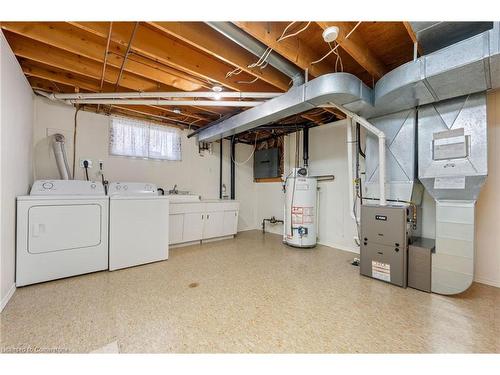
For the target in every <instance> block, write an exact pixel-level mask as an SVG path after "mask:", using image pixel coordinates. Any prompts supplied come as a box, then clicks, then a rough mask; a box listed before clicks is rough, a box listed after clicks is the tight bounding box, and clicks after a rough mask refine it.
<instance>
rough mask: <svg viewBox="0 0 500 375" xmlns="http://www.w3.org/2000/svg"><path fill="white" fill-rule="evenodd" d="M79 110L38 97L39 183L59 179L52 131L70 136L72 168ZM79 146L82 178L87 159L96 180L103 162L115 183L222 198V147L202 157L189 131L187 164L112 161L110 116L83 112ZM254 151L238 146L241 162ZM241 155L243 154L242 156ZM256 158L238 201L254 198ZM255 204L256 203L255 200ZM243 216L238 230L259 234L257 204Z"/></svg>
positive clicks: (240, 177)
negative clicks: (152, 185)
mask: <svg viewBox="0 0 500 375" xmlns="http://www.w3.org/2000/svg"><path fill="white" fill-rule="evenodd" d="M74 115H75V109H74V108H73V107H71V106H68V105H65V104H62V103H57V102H53V101H50V100H48V99H46V98H42V97H36V98H35V122H34V139H33V144H34V152H35V179H43V178H59V174H58V171H57V167H56V164H55V160H54V155H53V152H52V150H51V148H50V144H49V142H48V138H47V134H48V131H50V129H53V130H55V131H57V132H61V133H63V134H64V135H65V136H66V139H67V142H66V151H67V155H68V162H69V164H70V166H72V163H73V140H72V137H73V127H74ZM77 122H78V128H77V144H76V161H77V166H76V173H75V175H76V178H77V179H83V178H84V177H83V176H84V171H83V168H80V167H79V161H80V159H82V158H88V159H91V160H92V162H93V168H92V169H91V170H90V172H91V173H90V178H91V179H98V178H99V177H98V175H97V171H98V165H99V160H102V161H103V166H104V173H105V176H106V179H107V180H109V181H147V182H152V183H155V184H156V185H158V186H159V187H163V188H164V189H165V190H168V189H171V188H172V187H173V186H174V185H175V184H177V188H178V189H179V190H189V191H191V192H193V193H196V194H200V195H201V196H202V198H207V199H212V198H218V197H219V152H220V150H219V144H214V147H213V152H212V153H211V154H210V153H209V152H204V153H203V154H202V155H200V154H199V152H198V144H197V142H196V139H195V137H193V138H189V139H188V138H187V134H188V131H183V137H182V161H158V160H144V159H134V158H128V157H120V156H110V155H109V152H108V139H109V117H108V116H104V115H101V114H96V113H91V112H85V111H79V113H78V120H77ZM229 149H230V144H229V141H225V142H224V150H223V175H224V178H223V181H224V183H225V184H226V186H227V189H228V194H229V189H230V178H229ZM251 150H252V147H251V146H247V145H243V144H238V145H237V148H236V152H237V158H238V159H239V158H240V157H241V158H243V156H244V155H246V156H245V159H246V158H247V157H248V155H249V152H251ZM238 154H242V155H241V156H240V155H238ZM252 165H253V159H251V160H250V161H249V162H248V164H247V165H245V166H242V167H238V168H237V170H236V185H237V186H236V191H237V192H239V193H237V196H236V198H237V199H239V198H240V197H246V196H249V197H251V198H252V197H253V190H254V184H253V176H252V173H253V170H252ZM252 199H253V198H252ZM240 207H241V213H240V220H239V225H238V229H239V230H246V229H253V228H254V227H255V225H254V216H255V214H254V212H253V211H254V204H251V203H247V202H246V201H242V202H241V206H240Z"/></svg>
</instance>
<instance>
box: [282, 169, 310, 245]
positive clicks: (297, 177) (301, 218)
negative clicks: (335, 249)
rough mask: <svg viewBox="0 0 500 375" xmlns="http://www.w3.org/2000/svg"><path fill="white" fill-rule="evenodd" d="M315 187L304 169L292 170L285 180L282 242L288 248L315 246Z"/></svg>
mask: <svg viewBox="0 0 500 375" xmlns="http://www.w3.org/2000/svg"><path fill="white" fill-rule="evenodd" d="M317 186H318V182H317V180H316V178H314V177H309V176H308V173H307V169H305V168H296V169H294V171H293V172H292V174H291V176H290V177H288V178H287V180H286V184H285V220H284V221H285V224H284V226H283V228H284V229H283V241H284V242H285V243H286V244H288V245H290V246H294V247H314V246H316V237H317V223H316V219H317V217H316V209H317V207H316V205H317Z"/></svg>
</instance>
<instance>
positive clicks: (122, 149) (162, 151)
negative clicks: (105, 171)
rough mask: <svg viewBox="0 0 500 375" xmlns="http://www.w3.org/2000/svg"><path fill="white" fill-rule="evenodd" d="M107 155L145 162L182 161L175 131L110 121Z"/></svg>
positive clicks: (130, 121) (142, 123) (131, 121)
mask: <svg viewBox="0 0 500 375" xmlns="http://www.w3.org/2000/svg"><path fill="white" fill-rule="evenodd" d="M109 153H110V154H111V155H119V156H130V157H138V158H146V159H159V160H181V135H180V132H179V131H178V130H177V129H174V128H168V127H165V126H159V125H155V124H151V123H149V122H145V121H139V120H134V119H128V118H123V117H111V123H110V132H109Z"/></svg>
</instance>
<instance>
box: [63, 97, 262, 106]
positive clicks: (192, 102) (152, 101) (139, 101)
mask: <svg viewBox="0 0 500 375" xmlns="http://www.w3.org/2000/svg"><path fill="white" fill-rule="evenodd" d="M66 102H69V103H71V104H108V105H157V106H174V107H182V106H201V107H255V106H257V105H259V104H262V103H264V102H261V101H237V100H234V101H228V100H225V101H222V100H168V99H167V100H165V99H68V100H66Z"/></svg>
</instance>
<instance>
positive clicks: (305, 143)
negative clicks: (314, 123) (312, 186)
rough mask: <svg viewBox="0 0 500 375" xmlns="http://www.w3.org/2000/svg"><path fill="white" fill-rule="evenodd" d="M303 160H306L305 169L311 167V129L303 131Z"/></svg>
mask: <svg viewBox="0 0 500 375" xmlns="http://www.w3.org/2000/svg"><path fill="white" fill-rule="evenodd" d="M302 158H303V159H304V167H305V168H307V167H308V166H309V127H307V126H306V127H304V129H302Z"/></svg>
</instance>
